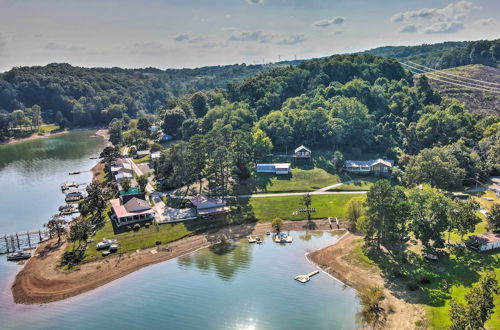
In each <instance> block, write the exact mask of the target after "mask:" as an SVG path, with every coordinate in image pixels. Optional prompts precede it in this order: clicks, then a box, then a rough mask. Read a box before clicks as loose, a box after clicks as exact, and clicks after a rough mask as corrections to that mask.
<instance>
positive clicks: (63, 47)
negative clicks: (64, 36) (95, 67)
mask: <svg viewBox="0 0 500 330" xmlns="http://www.w3.org/2000/svg"><path fill="white" fill-rule="evenodd" d="M45 49H46V50H50V51H70V52H73V51H81V50H85V48H84V47H81V46H74V45H63V44H58V43H55V42H49V43H47V44H46V45H45Z"/></svg>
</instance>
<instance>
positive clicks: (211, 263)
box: [178, 241, 252, 281]
mask: <svg viewBox="0 0 500 330" xmlns="http://www.w3.org/2000/svg"><path fill="white" fill-rule="evenodd" d="M251 251H252V249H251V246H250V244H248V243H246V242H241V243H240V242H236V241H228V242H223V243H220V244H216V245H212V246H211V247H210V248H208V249H204V250H201V251H199V252H197V253H194V254H188V255H185V256H182V257H180V258H179V259H178V264H179V266H181V268H184V269H187V268H191V267H196V268H198V269H199V270H201V271H202V272H203V273H209V272H211V271H214V272H215V274H217V276H218V277H219V278H221V279H222V280H224V281H231V279H233V278H234V277H235V275H236V274H237V273H238V271H240V270H243V269H247V268H248V267H249V264H250V262H251V257H252V253H251Z"/></svg>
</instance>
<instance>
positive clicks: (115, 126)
mask: <svg viewBox="0 0 500 330" xmlns="http://www.w3.org/2000/svg"><path fill="white" fill-rule="evenodd" d="M108 133H109V142H111V143H112V144H113V145H115V146H117V145H120V144H121V143H122V121H121V120H120V119H116V118H115V119H113V120H112V121H111V123H109V126H108Z"/></svg>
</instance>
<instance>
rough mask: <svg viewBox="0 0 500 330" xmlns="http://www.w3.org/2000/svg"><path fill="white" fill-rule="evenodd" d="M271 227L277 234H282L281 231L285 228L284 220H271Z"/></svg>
mask: <svg viewBox="0 0 500 330" xmlns="http://www.w3.org/2000/svg"><path fill="white" fill-rule="evenodd" d="M271 226H272V227H273V228H274V230H275V231H276V233H277V234H279V233H280V232H281V229H282V228H283V219H281V218H274V219H273V220H271Z"/></svg>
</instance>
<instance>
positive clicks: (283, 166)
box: [274, 163, 292, 170]
mask: <svg viewBox="0 0 500 330" xmlns="http://www.w3.org/2000/svg"><path fill="white" fill-rule="evenodd" d="M290 166H292V164H290V163H278V164H274V167H275V168H276V169H277V170H278V169H285V170H286V169H289V168H290Z"/></svg>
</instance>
